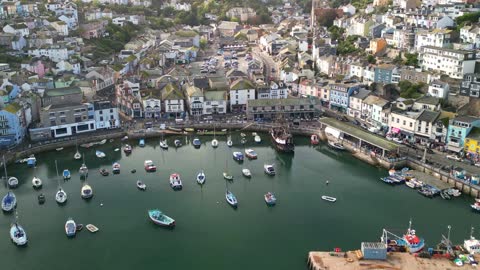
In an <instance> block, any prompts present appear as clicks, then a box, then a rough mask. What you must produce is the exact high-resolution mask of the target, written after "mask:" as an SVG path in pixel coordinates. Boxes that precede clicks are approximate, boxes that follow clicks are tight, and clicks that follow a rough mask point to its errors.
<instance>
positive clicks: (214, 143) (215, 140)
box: [212, 125, 218, 148]
mask: <svg viewBox="0 0 480 270" xmlns="http://www.w3.org/2000/svg"><path fill="white" fill-rule="evenodd" d="M212 147H213V148H217V147H218V140H217V137H216V135H215V125H214V126H213V140H212Z"/></svg>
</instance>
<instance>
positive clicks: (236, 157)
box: [233, 152, 243, 161]
mask: <svg viewBox="0 0 480 270" xmlns="http://www.w3.org/2000/svg"><path fill="white" fill-rule="evenodd" d="M233 159H234V160H236V161H243V154H242V152H233Z"/></svg>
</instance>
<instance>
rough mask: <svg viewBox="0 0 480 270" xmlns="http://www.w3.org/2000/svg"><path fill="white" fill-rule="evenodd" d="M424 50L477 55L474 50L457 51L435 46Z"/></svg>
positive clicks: (426, 47)
mask: <svg viewBox="0 0 480 270" xmlns="http://www.w3.org/2000/svg"><path fill="white" fill-rule="evenodd" d="M423 48H425V49H434V50H440V51H445V52H451V53H461V54H468V53H475V51H473V50H455V49H447V48H441V47H435V46H424V47H423Z"/></svg>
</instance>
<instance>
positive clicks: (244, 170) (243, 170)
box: [242, 169, 252, 178]
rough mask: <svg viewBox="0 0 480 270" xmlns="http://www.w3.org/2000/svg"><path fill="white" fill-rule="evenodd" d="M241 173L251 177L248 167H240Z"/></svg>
mask: <svg viewBox="0 0 480 270" xmlns="http://www.w3.org/2000/svg"><path fill="white" fill-rule="evenodd" d="M242 174H243V176H245V177H248V178H250V177H252V173H251V172H250V170H249V169H242Z"/></svg>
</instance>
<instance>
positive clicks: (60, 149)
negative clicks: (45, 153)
mask: <svg viewBox="0 0 480 270" xmlns="http://www.w3.org/2000/svg"><path fill="white" fill-rule="evenodd" d="M55 150H56V151H62V150H63V147H59V148H55Z"/></svg>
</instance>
